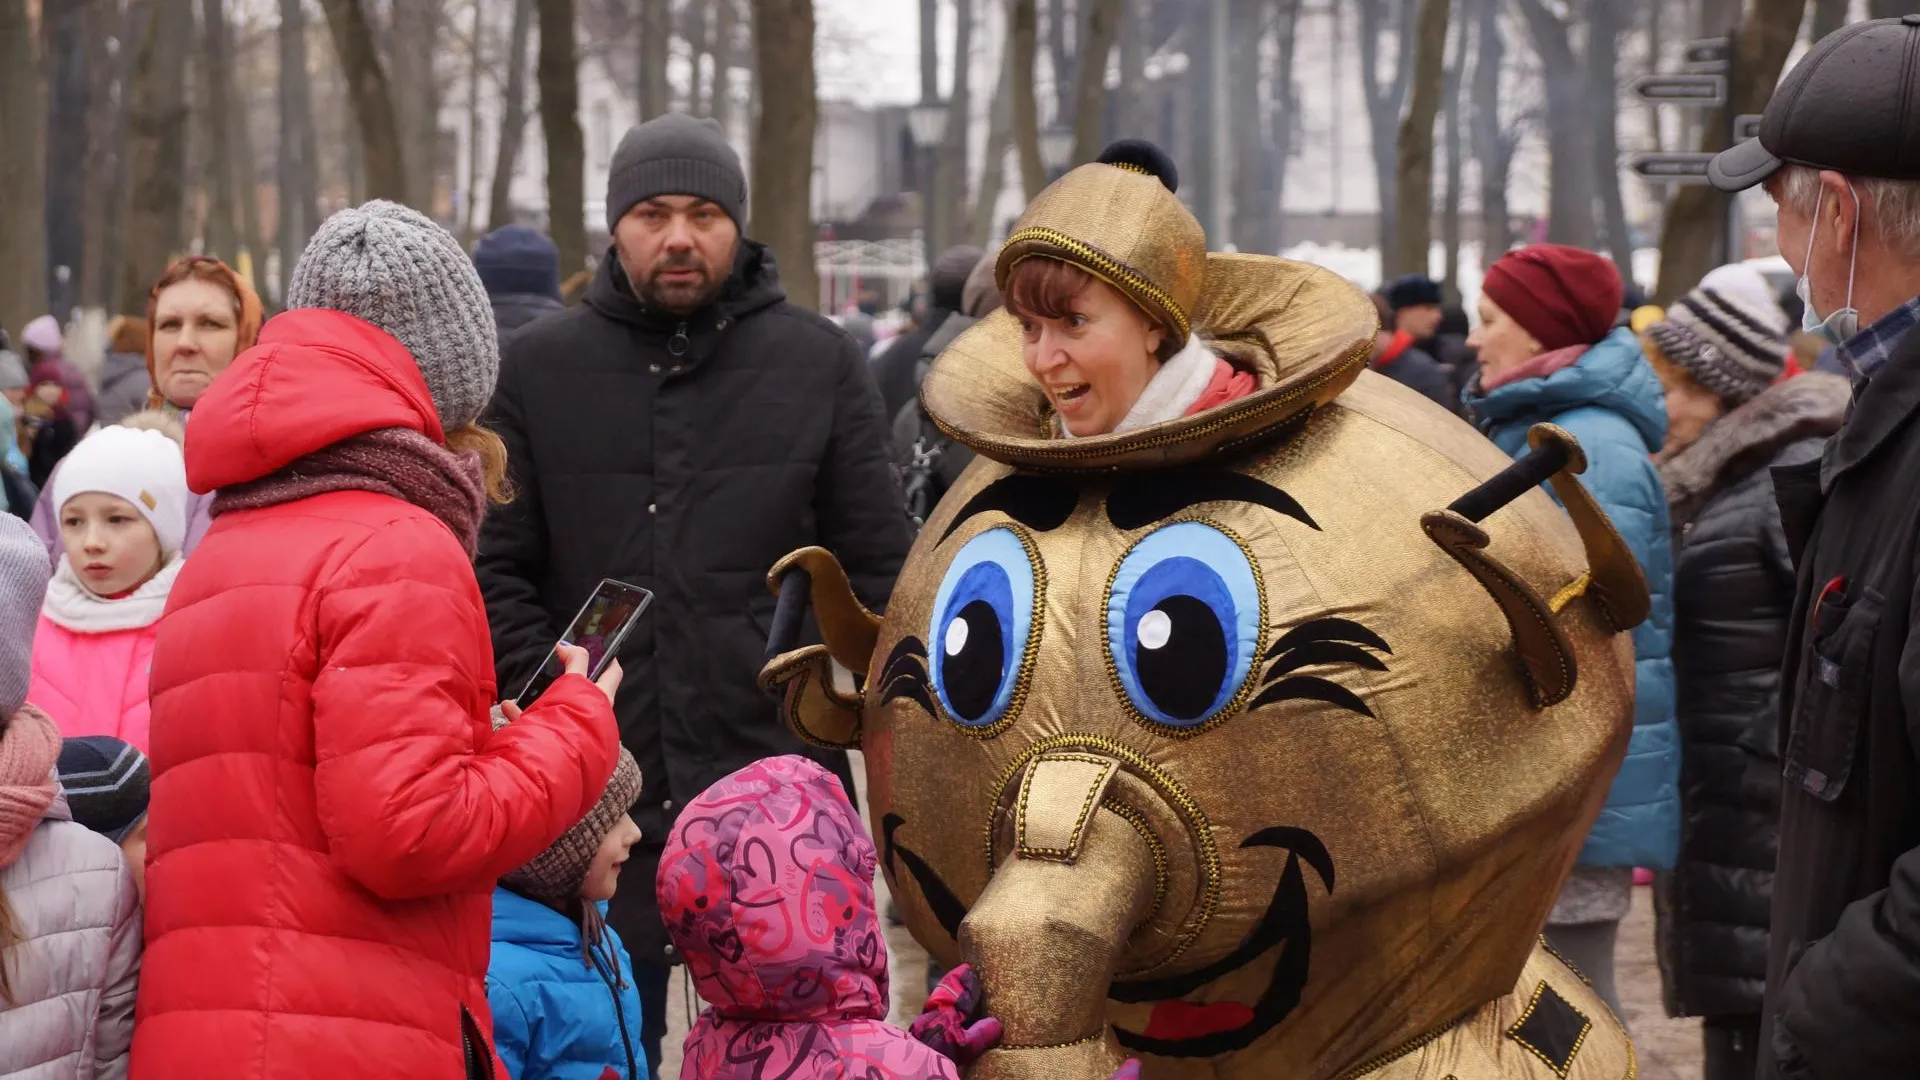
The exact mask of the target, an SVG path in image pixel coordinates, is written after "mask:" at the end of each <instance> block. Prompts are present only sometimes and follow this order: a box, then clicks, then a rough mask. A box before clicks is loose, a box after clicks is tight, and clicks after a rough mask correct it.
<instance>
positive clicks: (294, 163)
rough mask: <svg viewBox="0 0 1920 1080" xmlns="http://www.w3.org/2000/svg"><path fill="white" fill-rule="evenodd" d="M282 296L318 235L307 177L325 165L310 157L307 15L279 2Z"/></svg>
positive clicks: (292, 0)
mask: <svg viewBox="0 0 1920 1080" xmlns="http://www.w3.org/2000/svg"><path fill="white" fill-rule="evenodd" d="M279 37H280V152H279V154H278V169H277V173H278V180H279V183H278V186H279V188H280V213H279V217H280V295H281V296H282V297H285V296H286V288H287V283H288V282H289V281H290V280H292V277H293V264H294V261H295V260H296V259H298V258H299V257H300V252H301V251H302V250H303V249H304V248H305V247H306V246H307V238H308V237H309V236H312V235H313V227H314V225H315V224H317V222H318V220H319V213H320V210H319V207H317V206H315V205H314V203H313V201H312V200H310V199H306V198H303V195H304V193H305V188H304V186H303V181H302V178H303V177H311V176H312V174H313V173H314V171H315V170H317V169H318V168H319V166H320V163H319V162H317V161H314V160H312V159H310V158H308V157H307V156H306V139H304V138H303V137H302V136H303V135H310V134H311V132H312V130H313V85H312V82H311V80H310V79H309V78H308V73H307V16H306V10H305V8H304V7H303V6H302V4H301V0H280V34H279Z"/></svg>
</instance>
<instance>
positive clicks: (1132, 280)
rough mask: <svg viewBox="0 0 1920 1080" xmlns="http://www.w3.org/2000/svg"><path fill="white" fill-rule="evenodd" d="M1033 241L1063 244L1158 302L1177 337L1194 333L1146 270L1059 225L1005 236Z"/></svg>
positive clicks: (1091, 266) (1013, 241)
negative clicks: (1174, 323) (1176, 331)
mask: <svg viewBox="0 0 1920 1080" xmlns="http://www.w3.org/2000/svg"><path fill="white" fill-rule="evenodd" d="M1120 168H1123V169H1124V168H1130V166H1125V165H1122V166H1120ZM1135 171H1137V172H1141V173H1145V172H1146V170H1145V169H1135ZM1032 243H1038V244H1048V245H1051V246H1053V247H1057V248H1062V249H1064V250H1065V251H1067V252H1068V253H1069V254H1071V255H1072V256H1073V257H1074V258H1076V259H1079V260H1082V261H1083V262H1084V263H1086V264H1087V265H1086V269H1088V270H1091V271H1093V272H1094V273H1095V274H1096V275H1098V276H1100V277H1102V278H1105V279H1106V280H1107V282H1108V283H1110V284H1112V285H1113V286H1114V287H1115V288H1118V289H1119V290H1120V291H1121V292H1123V293H1135V294H1144V295H1145V296H1146V298H1147V299H1149V300H1151V301H1153V302H1154V303H1155V304H1157V305H1159V306H1160V307H1161V308H1162V309H1163V310H1164V313H1165V314H1167V315H1169V316H1171V317H1172V318H1173V319H1174V321H1175V322H1176V323H1177V326H1176V329H1178V330H1179V331H1180V340H1182V341H1185V340H1186V339H1187V336H1188V335H1189V334H1191V333H1193V318H1192V316H1190V315H1188V314H1187V313H1186V312H1185V311H1183V310H1181V308H1180V305H1179V304H1176V303H1174V300H1173V294H1172V293H1169V292H1167V291H1166V290H1165V289H1162V288H1161V287H1160V286H1158V285H1155V284H1154V283H1153V282H1151V281H1149V280H1147V277H1146V275H1145V274H1142V273H1140V272H1139V271H1138V270H1135V269H1134V268H1133V267H1131V266H1128V265H1126V264H1125V263H1123V262H1121V261H1120V260H1118V259H1116V258H1114V257H1113V256H1111V255H1109V254H1107V253H1106V252H1104V251H1101V250H1100V249H1099V248H1097V247H1094V246H1093V245H1092V244H1089V243H1087V242H1085V241H1084V240H1075V239H1074V238H1073V237H1071V236H1068V235H1067V234H1066V233H1063V232H1061V231H1059V230H1058V229H1042V228H1031V229H1021V230H1020V231H1019V232H1017V233H1014V234H1013V235H1012V236H1009V237H1007V243H1006V246H1007V247H1009V248H1010V247H1014V246H1016V245H1018V244H1032ZM1026 258H1033V256H1031V255H1029V256H1026ZM1026 258H1023V259H1016V260H1014V264H1013V265H1014V266H1018V265H1020V263H1022V262H1025V261H1026Z"/></svg>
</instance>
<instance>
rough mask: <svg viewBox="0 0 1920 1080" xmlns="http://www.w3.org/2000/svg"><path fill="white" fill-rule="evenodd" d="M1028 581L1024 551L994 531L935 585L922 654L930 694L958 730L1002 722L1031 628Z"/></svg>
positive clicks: (970, 544) (972, 543)
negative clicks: (927, 658)
mask: <svg viewBox="0 0 1920 1080" xmlns="http://www.w3.org/2000/svg"><path fill="white" fill-rule="evenodd" d="M1035 580H1036V576H1035V569H1034V559H1033V555H1032V553H1031V552H1030V551H1029V550H1028V548H1027V545H1026V544H1025V543H1024V542H1023V541H1022V540H1021V538H1020V537H1019V536H1018V535H1016V534H1015V533H1014V532H1013V530H1011V529H1007V528H998V529H989V530H987V531H986V532H983V533H981V534H980V535H979V536H976V537H974V538H973V539H971V540H969V541H967V543H966V546H964V547H962V548H961V549H960V551H959V553H958V554H957V555H955V556H954V558H953V562H952V563H951V564H950V565H949V566H948V567H947V573H946V576H945V577H944V578H942V579H941V581H940V590H939V592H938V593H936V594H935V596H934V601H933V612H934V616H933V626H932V627H931V628H930V631H929V633H928V635H927V651H928V652H929V653H931V654H932V674H933V688H934V693H935V694H937V695H939V698H940V704H941V705H942V706H944V707H945V709H946V711H947V715H948V716H951V717H952V718H953V719H954V720H956V721H958V722H959V723H960V724H961V726H963V727H968V728H987V727H991V726H993V725H994V724H996V723H998V722H999V721H1000V720H1002V719H1005V718H1007V716H1008V712H1009V711H1010V709H1011V707H1012V705H1013V703H1014V697H1015V690H1016V687H1017V686H1018V684H1019V682H1020V679H1021V676H1022V674H1023V673H1022V671H1021V665H1022V661H1023V659H1024V657H1025V655H1026V652H1027V640H1028V637H1029V636H1030V635H1031V634H1032V633H1033V632H1034V629H1035V627H1034V593H1035V591H1036V590H1035Z"/></svg>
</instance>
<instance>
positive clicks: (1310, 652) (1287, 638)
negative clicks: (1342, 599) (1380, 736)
mask: <svg viewBox="0 0 1920 1080" xmlns="http://www.w3.org/2000/svg"><path fill="white" fill-rule="evenodd" d="M1368 649H1372V650H1374V651H1375V652H1381V653H1385V654H1387V655H1388V656H1392V655H1393V649H1392V648H1391V647H1389V646H1388V645H1387V643H1386V641H1385V640H1384V639H1383V638H1381V637H1380V635H1378V634H1376V633H1374V632H1373V631H1371V630H1369V629H1367V628H1366V627H1364V626H1362V625H1360V624H1359V623H1357V622H1354V621H1352V620H1351V619H1314V620H1312V621H1310V622H1304V623H1301V624H1300V625H1299V626H1296V627H1294V628H1293V629H1292V630H1289V631H1287V632H1286V633H1285V634H1283V635H1281V638H1280V640H1279V641H1276V642H1274V643H1273V647H1272V648H1270V649H1268V650H1267V661H1268V662H1269V663H1270V664H1271V666H1270V667H1268V668H1267V673H1266V675H1265V676H1264V678H1263V680H1262V682H1261V690H1260V693H1259V695H1258V696H1257V697H1255V698H1254V699H1253V703H1252V704H1251V705H1249V706H1247V708H1248V711H1252V710H1254V709H1258V708H1262V707H1264V706H1268V705H1277V704H1279V703H1280V702H1282V701H1297V700H1310V701H1322V702H1325V703H1327V704H1328V705H1332V706H1335V707H1337V708H1341V709H1346V710H1347V711H1349V712H1356V713H1359V714H1360V715H1362V716H1372V715H1373V710H1372V709H1370V708H1368V707H1367V703H1366V702H1364V701H1362V700H1360V696H1359V695H1358V694H1355V693H1354V692H1353V691H1351V690H1349V689H1347V688H1346V687H1344V686H1341V685H1340V684H1339V683H1337V682H1333V681H1332V680H1330V679H1324V678H1321V677H1319V676H1317V675H1295V674H1293V673H1294V672H1295V671H1298V670H1299V669H1301V668H1304V667H1315V666H1318V665H1322V664H1352V665H1354V666H1356V667H1361V668H1365V669H1366V670H1368V671H1385V670H1387V665H1386V662H1385V661H1383V660H1381V659H1380V658H1379V657H1377V656H1375V655H1373V653H1371V652H1368V651H1367V650H1368Z"/></svg>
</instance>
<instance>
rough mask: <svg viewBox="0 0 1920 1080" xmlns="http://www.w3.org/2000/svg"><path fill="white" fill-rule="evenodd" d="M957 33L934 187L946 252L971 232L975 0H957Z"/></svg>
mask: <svg viewBox="0 0 1920 1080" xmlns="http://www.w3.org/2000/svg"><path fill="white" fill-rule="evenodd" d="M953 9H954V34H953V93H952V95H951V96H950V97H949V98H948V100H947V130H946V132H945V135H946V138H945V140H944V141H943V142H942V144H941V147H940V170H939V174H938V175H937V176H935V177H934V183H933V187H934V190H935V191H936V192H937V193H938V196H939V202H937V203H935V204H934V211H935V213H936V214H937V215H938V217H939V223H940V228H939V232H938V236H939V239H940V245H941V247H942V248H943V249H944V248H946V247H949V246H951V245H953V244H955V243H957V242H958V238H959V237H962V236H965V235H966V234H967V232H968V228H967V223H966V222H965V221H963V220H961V218H962V216H963V215H965V214H966V212H967V177H968V174H969V173H970V172H971V170H970V169H968V167H967V165H968V157H969V156H970V155H969V150H970V148H971V147H972V145H973V140H972V137H971V136H972V134H973V30H974V12H973V0H955V2H954V5H953Z"/></svg>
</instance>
